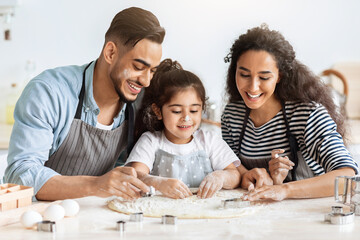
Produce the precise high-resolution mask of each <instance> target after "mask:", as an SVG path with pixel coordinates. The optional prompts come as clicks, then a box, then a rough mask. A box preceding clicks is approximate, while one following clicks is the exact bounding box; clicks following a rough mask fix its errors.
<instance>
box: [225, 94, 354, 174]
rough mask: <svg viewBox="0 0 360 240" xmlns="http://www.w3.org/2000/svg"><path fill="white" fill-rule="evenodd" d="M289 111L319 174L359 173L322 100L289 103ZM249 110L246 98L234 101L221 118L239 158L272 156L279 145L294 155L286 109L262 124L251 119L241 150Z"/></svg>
mask: <svg viewBox="0 0 360 240" xmlns="http://www.w3.org/2000/svg"><path fill="white" fill-rule="evenodd" d="M285 111H286V116H287V119H288V122H289V127H290V131H291V133H292V134H293V135H294V136H295V138H296V140H297V144H298V147H299V149H300V151H301V153H302V155H303V157H304V159H305V161H306V163H307V164H308V166H309V168H310V169H311V170H312V171H313V173H314V174H315V175H321V174H324V173H326V172H330V171H332V170H335V169H339V168H343V167H350V168H353V169H354V170H355V172H356V174H358V172H359V171H358V166H357V164H356V162H355V161H354V160H353V158H352V157H351V155H350V153H349V151H348V150H347V149H346V148H345V146H344V143H343V139H342V137H341V135H340V134H339V133H338V132H337V130H336V123H335V122H334V121H333V120H332V118H331V117H330V115H329V113H328V112H327V110H326V108H325V107H324V106H322V105H321V104H318V103H300V102H286V104H285ZM245 112H246V108H245V104H244V102H243V101H238V102H233V103H229V104H228V105H227V106H226V107H225V110H224V113H223V115H222V117H221V131H222V136H223V139H224V140H225V141H226V142H227V143H228V144H229V146H230V147H231V149H232V150H233V151H234V152H235V154H236V155H237V156H239V158H240V155H241V156H244V157H246V158H248V159H259V158H269V157H270V155H271V150H273V149H278V148H282V149H284V150H285V154H290V145H289V141H288V138H287V137H286V125H285V121H284V118H283V113H282V110H280V111H279V112H278V113H277V114H276V115H275V116H274V117H273V118H272V119H271V120H270V121H268V122H267V123H265V124H264V125H262V126H260V127H255V125H254V123H253V122H252V120H251V119H250V118H249V120H248V123H247V126H246V131H245V134H244V138H243V140H242V143H241V150H240V152H239V137H240V133H241V131H242V125H243V121H244V116H245Z"/></svg>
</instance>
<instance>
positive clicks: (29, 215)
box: [20, 210, 43, 228]
mask: <svg viewBox="0 0 360 240" xmlns="http://www.w3.org/2000/svg"><path fill="white" fill-rule="evenodd" d="M42 220H43V218H42V216H41V215H40V213H38V212H35V211H33V210H28V211H26V212H24V213H23V214H22V215H21V217H20V222H21V224H22V225H23V226H24V227H26V228H32V227H33V226H34V225H35V224H36V223H37V222H41V221H42Z"/></svg>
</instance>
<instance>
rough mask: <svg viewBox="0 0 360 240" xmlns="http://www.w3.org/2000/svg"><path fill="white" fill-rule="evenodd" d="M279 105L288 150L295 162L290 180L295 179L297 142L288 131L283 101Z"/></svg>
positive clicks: (297, 163)
mask: <svg viewBox="0 0 360 240" xmlns="http://www.w3.org/2000/svg"><path fill="white" fill-rule="evenodd" d="M281 107H282V112H283V116H284V121H285V125H286V137H287V138H288V140H289V144H290V152H291V155H292V160H293V162H294V164H295V165H294V167H293V169H292V170H291V180H292V181H296V174H295V171H296V168H297V167H298V165H299V159H298V155H297V152H298V150H299V148H298V144H297V141H296V138H295V136H294V135H293V134H292V133H291V132H290V126H289V122H288V120H287V117H286V111H285V103H283V102H282V103H281Z"/></svg>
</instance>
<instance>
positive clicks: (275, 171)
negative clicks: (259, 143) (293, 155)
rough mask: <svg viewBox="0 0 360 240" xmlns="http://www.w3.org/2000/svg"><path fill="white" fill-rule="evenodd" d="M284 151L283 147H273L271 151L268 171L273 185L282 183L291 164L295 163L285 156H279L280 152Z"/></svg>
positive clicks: (291, 166)
mask: <svg viewBox="0 0 360 240" xmlns="http://www.w3.org/2000/svg"><path fill="white" fill-rule="evenodd" d="M284 152H285V150H284V149H275V150H272V151H271V160H270V161H269V172H270V176H271V178H272V179H273V181H274V185H278V184H282V183H283V182H284V180H285V178H286V176H287V175H288V172H289V170H291V169H293V166H294V165H295V164H294V163H293V162H292V161H290V160H289V158H288V157H287V156H285V157H281V156H279V154H280V153H284Z"/></svg>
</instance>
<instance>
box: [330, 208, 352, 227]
mask: <svg viewBox="0 0 360 240" xmlns="http://www.w3.org/2000/svg"><path fill="white" fill-rule="evenodd" d="M331 210H332V211H331V213H328V214H325V222H330V223H332V224H337V225H342V224H349V223H352V222H354V213H353V212H350V213H343V207H341V206H332V207H331Z"/></svg>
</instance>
